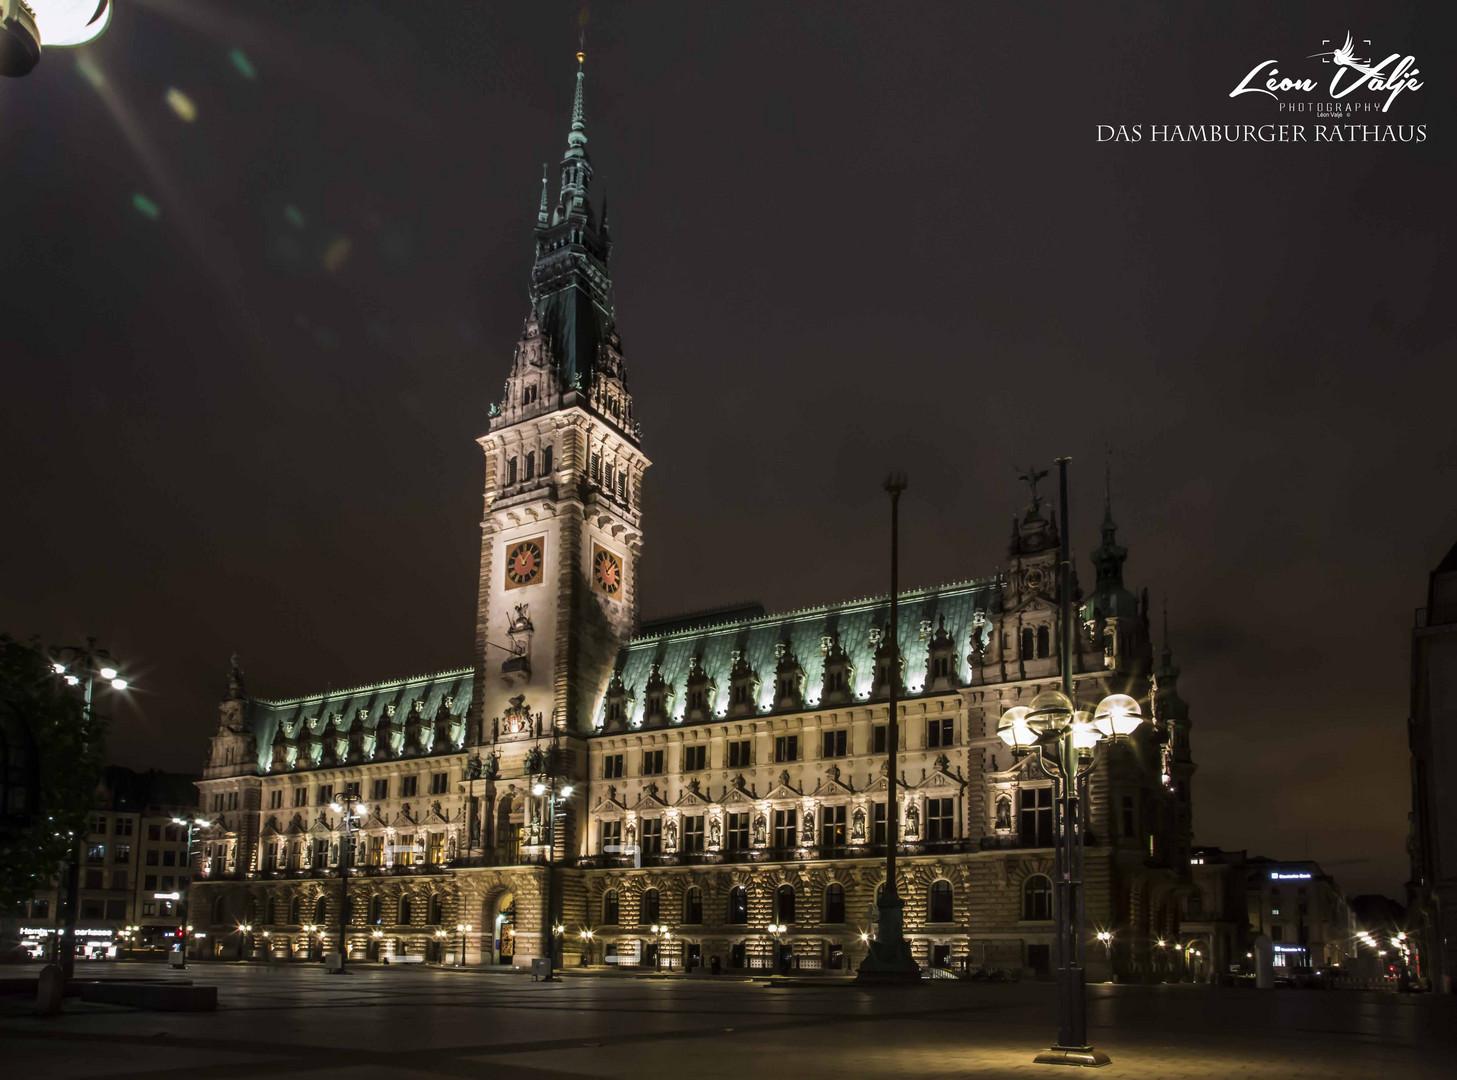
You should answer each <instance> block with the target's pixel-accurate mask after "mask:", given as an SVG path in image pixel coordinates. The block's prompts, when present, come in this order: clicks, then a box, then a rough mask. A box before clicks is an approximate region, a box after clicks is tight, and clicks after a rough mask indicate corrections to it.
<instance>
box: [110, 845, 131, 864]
mask: <svg viewBox="0 0 1457 1080" xmlns="http://www.w3.org/2000/svg"><path fill="white" fill-rule="evenodd" d="M113 857H114V858H115V860H116V861H117V862H119V863H129V862H131V861H132V846H131V845H130V844H117V845H116V848H115V850H114V852H113Z"/></svg>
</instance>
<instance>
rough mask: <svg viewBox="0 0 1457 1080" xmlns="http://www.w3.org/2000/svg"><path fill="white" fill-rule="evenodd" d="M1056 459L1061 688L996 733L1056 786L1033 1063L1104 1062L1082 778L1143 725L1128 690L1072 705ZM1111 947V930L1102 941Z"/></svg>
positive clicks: (1019, 711) (1016, 713) (1068, 580)
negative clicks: (1045, 962)
mask: <svg viewBox="0 0 1457 1080" xmlns="http://www.w3.org/2000/svg"><path fill="white" fill-rule="evenodd" d="M1070 460H1071V459H1070V458H1065V457H1063V458H1058V459H1057V480H1058V509H1059V510H1060V511H1061V514H1062V530H1061V532H1060V534H1059V536H1058V552H1057V554H1058V599H1059V613H1060V618H1059V626H1058V658H1059V668H1060V670H1061V672H1062V689H1061V690H1044V691H1043V692H1042V693H1040V694H1038V695H1037V696H1036V697H1034V698H1033V699H1032V701H1031V702H1030V703H1029V704H1028V705H1026V706H1017V707H1015V708H1011V709H1008V710H1007V711H1006V712H1005V713H1003V714H1002V718H1001V721H1000V722H999V723H998V724H997V734H998V735H999V736H1001V739H1002V741H1003V742H1005V743H1006V744H1007V745H1008V746H1010V747H1012V749H1013V751H1014V752H1018V753H1023V752H1026V753H1032V752H1035V753H1036V754H1037V755H1038V756H1039V757H1040V758H1041V761H1042V765H1043V768H1044V770H1045V771H1046V772H1047V773H1049V774H1050V775H1051V776H1052V777H1053V779H1054V781H1055V782H1056V784H1057V789H1058V796H1057V810H1056V812H1057V826H1058V828H1057V832H1056V837H1057V839H1056V844H1055V845H1054V847H1053V879H1054V889H1053V894H1052V912H1053V919H1054V921H1055V924H1056V931H1057V937H1056V950H1055V962H1056V964H1057V1043H1056V1044H1055V1045H1053V1046H1052V1047H1051V1048H1050V1049H1048V1050H1044V1051H1043V1052H1042V1053H1040V1054H1038V1055H1037V1057H1036V1058H1034V1059H1033V1060H1034V1061H1035V1062H1036V1063H1038V1064H1042V1065H1083V1066H1093V1067H1096V1066H1099V1065H1107V1064H1108V1063H1109V1061H1110V1060H1111V1059H1110V1058H1109V1057H1108V1055H1107V1054H1105V1053H1103V1052H1102V1051H1101V1050H1095V1049H1094V1048H1093V1047H1092V1046H1091V1045H1090V1044H1089V1043H1088V1009H1087V987H1086V981H1085V977H1084V957H1083V880H1082V878H1083V830H1082V828H1081V825H1080V823H1079V821H1078V819H1077V817H1078V815H1079V814H1080V813H1082V807H1084V806H1086V805H1087V800H1086V798H1085V797H1083V792H1084V790H1085V787H1084V785H1085V781H1086V780H1087V777H1088V774H1089V773H1090V772H1092V770H1093V766H1094V764H1095V763H1096V761H1097V752H1098V747H1099V746H1101V745H1103V744H1105V743H1109V742H1114V741H1117V740H1120V739H1126V738H1128V737H1129V736H1130V735H1132V734H1133V733H1134V732H1135V731H1136V730H1138V727H1139V725H1140V724H1142V723H1143V709H1142V708H1141V707H1140V706H1139V704H1138V701H1137V700H1136V699H1135V698H1132V697H1130V696H1129V695H1128V694H1110V695H1109V696H1107V697H1105V698H1104V699H1103V700H1102V701H1100V702H1099V703H1098V705H1097V707H1096V708H1095V709H1093V711H1092V712H1091V713H1089V712H1088V711H1087V710H1086V709H1080V708H1078V707H1077V705H1076V704H1074V702H1073V676H1072V641H1073V639H1072V623H1073V611H1072V556H1071V554H1070V552H1069V549H1068V532H1069V529H1070V524H1069V519H1068V501H1067V466H1068V462H1069V461H1070ZM1103 941H1104V944H1105V946H1111V942H1112V937H1111V935H1110V936H1109V937H1108V938H1106V939H1103Z"/></svg>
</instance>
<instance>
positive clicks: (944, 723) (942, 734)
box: [926, 716, 956, 749]
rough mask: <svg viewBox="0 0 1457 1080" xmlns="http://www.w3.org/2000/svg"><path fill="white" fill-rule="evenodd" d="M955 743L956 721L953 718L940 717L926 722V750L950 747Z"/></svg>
mask: <svg viewBox="0 0 1457 1080" xmlns="http://www.w3.org/2000/svg"><path fill="white" fill-rule="evenodd" d="M955 742H956V721H955V719H954V718H953V717H950V716H941V717H937V718H936V719H934V720H927V721H926V746H927V747H928V748H930V749H935V748H936V747H941V746H952V745H954V744H955Z"/></svg>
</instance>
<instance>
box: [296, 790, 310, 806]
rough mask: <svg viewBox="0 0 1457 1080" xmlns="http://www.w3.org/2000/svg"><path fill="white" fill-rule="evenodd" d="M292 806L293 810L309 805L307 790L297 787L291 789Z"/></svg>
mask: <svg viewBox="0 0 1457 1080" xmlns="http://www.w3.org/2000/svg"><path fill="white" fill-rule="evenodd" d="M293 805H294V807H295V808H297V807H300V806H308V805H309V789H308V788H306V787H297V788H294V789H293Z"/></svg>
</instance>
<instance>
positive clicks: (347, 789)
mask: <svg viewBox="0 0 1457 1080" xmlns="http://www.w3.org/2000/svg"><path fill="white" fill-rule="evenodd" d="M363 783H364V781H363V780H346V781H345V782H344V794H345V795H353V796H354V797H355V798H356V799H357V798H359V789H360V787H361V786H362V785H363Z"/></svg>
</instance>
